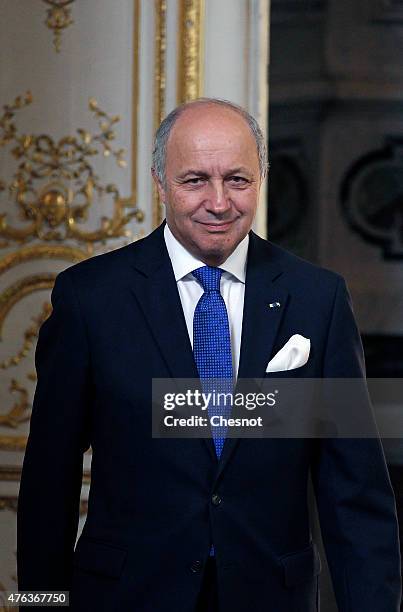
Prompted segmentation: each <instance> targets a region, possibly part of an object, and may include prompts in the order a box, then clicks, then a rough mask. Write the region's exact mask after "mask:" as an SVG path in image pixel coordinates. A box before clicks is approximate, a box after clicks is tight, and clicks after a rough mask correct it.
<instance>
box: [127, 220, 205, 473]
mask: <svg viewBox="0 0 403 612" xmlns="http://www.w3.org/2000/svg"><path fill="white" fill-rule="evenodd" d="M163 229H164V224H163V225H161V226H160V227H159V228H157V230H155V231H154V232H153V233H152V234H150V236H148V237H147V238H146V239H144V243H143V248H142V249H139V250H138V251H137V252H134V253H133V257H132V266H133V268H134V274H133V283H132V285H131V287H132V293H133V295H134V297H135V299H136V300H137V302H138V304H139V305H140V308H141V310H142V312H143V315H144V317H145V319H146V320H147V322H148V325H149V328H150V331H151V334H152V335H153V337H154V340H155V343H156V344H157V346H158V348H159V350H160V352H161V354H162V357H163V359H164V361H165V363H166V366H167V368H168V371H169V373H170V375H171V377H172V378H177V379H181V378H193V379H198V378H199V374H198V371H197V367H196V363H195V360H194V357H193V351H192V345H191V343H190V340H189V335H188V331H187V327H186V321H185V316H184V314H183V309H182V304H181V301H180V297H179V292H178V289H177V284H176V280H175V276H174V272H173V269H172V265H171V260H170V258H169V255H168V251H167V249H166V246H165V240H164V233H163ZM201 443H202V444H203V446H204V447H205V448H207V450H208V452H209V453H210V455H211V456H212V458H213V459H215V461H217V457H216V453H215V449H214V443H213V440H212V439H211V438H205V439H201Z"/></svg>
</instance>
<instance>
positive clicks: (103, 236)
mask: <svg viewBox="0 0 403 612" xmlns="http://www.w3.org/2000/svg"><path fill="white" fill-rule="evenodd" d="M31 102H32V96H31V94H30V93H27V94H26V96H25V97H21V96H19V97H18V98H16V99H15V101H14V103H13V104H11V105H6V106H4V113H3V116H2V117H1V118H0V146H5V145H8V144H10V143H12V144H13V145H14V147H13V149H12V151H11V153H12V155H13V156H14V158H15V159H16V160H17V161H18V162H19V165H18V168H17V170H16V172H15V174H14V180H13V181H12V182H11V184H10V185H9V186H8V189H9V193H10V196H11V197H12V198H13V199H14V200H15V202H16V204H17V205H18V206H19V208H20V214H21V217H22V219H23V220H24V221H27V222H29V225H28V226H27V227H25V228H22V229H21V228H16V227H11V226H10V225H9V224H8V223H7V220H6V215H5V214H1V215H0V236H1V237H3V238H5V239H6V240H13V241H17V242H20V243H23V242H26V241H27V240H29V239H31V238H39V239H40V240H45V241H62V240H66V239H68V238H73V239H75V240H77V241H80V242H87V243H93V242H105V241H106V240H107V239H109V238H117V237H121V236H127V235H129V234H128V231H127V230H126V229H125V226H126V225H127V224H128V223H129V221H130V220H131V219H132V218H136V219H137V220H139V221H141V220H142V218H143V214H142V212H141V211H140V210H138V208H137V207H136V206H135V205H134V206H133V205H130V206H131V208H132V210H130V211H129V212H127V213H125V208H126V207H127V206H128V205H127V203H126V202H123V201H122V200H121V198H120V195H119V191H118V188H117V187H116V185H114V184H112V183H108V184H106V185H104V184H102V183H101V181H100V179H99V177H98V176H97V174H96V173H95V170H94V166H93V164H92V158H93V157H94V156H96V155H99V154H100V153H102V154H103V155H104V156H105V157H110V156H112V157H114V158H115V160H116V162H117V164H118V165H119V166H121V167H126V161H125V159H124V149H117V150H116V149H114V148H113V147H112V145H111V142H112V141H113V140H114V139H115V137H116V134H115V132H114V130H113V126H114V124H116V123H117V122H118V121H119V119H120V118H119V117H118V116H110V115H108V114H107V113H105V112H104V111H103V110H101V109H100V108H99V106H98V103H97V102H96V100H94V99H93V98H91V99H90V101H89V109H90V110H91V111H92V113H93V114H94V116H95V117H96V119H97V121H98V128H99V131H98V132H96V133H94V134H91V133H90V132H88V131H86V130H84V129H82V128H79V129H77V130H76V133H77V135H76V136H64V137H63V138H61V139H60V140H59V141H58V142H56V141H54V140H53V138H52V137H51V136H49V135H46V134H41V135H39V136H37V135H34V134H23V135H21V136H20V135H19V134H18V130H17V127H16V125H15V122H14V116H15V113H16V112H17V111H18V110H20V109H22V108H24V107H25V106H28V105H29V104H31ZM6 187H7V186H6V184H5V182H4V181H0V190H5V189H6ZM95 194H97V195H98V196H102V195H104V194H109V195H111V196H112V197H113V201H114V214H113V217H112V218H108V217H102V219H101V227H100V228H99V229H97V230H94V231H85V230H81V229H80V228H79V224H80V223H82V222H83V221H86V220H87V218H88V209H89V207H90V206H91V205H92V204H93V202H94V195H95Z"/></svg>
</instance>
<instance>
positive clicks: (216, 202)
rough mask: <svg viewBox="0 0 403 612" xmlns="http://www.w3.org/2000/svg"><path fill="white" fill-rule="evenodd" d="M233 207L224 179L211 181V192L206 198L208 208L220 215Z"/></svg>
mask: <svg viewBox="0 0 403 612" xmlns="http://www.w3.org/2000/svg"><path fill="white" fill-rule="evenodd" d="M230 208H231V204H230V201H229V198H228V194H227V193H226V189H225V185H224V181H222V180H216V181H211V184H210V185H209V194H208V196H207V198H206V209H207V210H209V211H211V212H213V213H214V214H216V215H218V214H221V213H224V212H226V211H227V210H229V209H230Z"/></svg>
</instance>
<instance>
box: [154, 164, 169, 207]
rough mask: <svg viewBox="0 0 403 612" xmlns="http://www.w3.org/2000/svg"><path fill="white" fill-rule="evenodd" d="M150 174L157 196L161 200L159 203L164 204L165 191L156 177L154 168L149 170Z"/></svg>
mask: <svg viewBox="0 0 403 612" xmlns="http://www.w3.org/2000/svg"><path fill="white" fill-rule="evenodd" d="M151 174H152V177H153V181H154V183H155V186H156V188H157V190H158V195H159V197H160V200H161V202H162V203H163V204H165V202H166V191H165V188H164V186H163V185H162V183H161V181H160V180H159V178H158V176H157V175H156V173H155V170H154V168H151Z"/></svg>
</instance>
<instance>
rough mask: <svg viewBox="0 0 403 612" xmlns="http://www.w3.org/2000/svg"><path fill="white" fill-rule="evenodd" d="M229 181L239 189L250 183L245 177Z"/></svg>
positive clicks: (233, 178)
mask: <svg viewBox="0 0 403 612" xmlns="http://www.w3.org/2000/svg"><path fill="white" fill-rule="evenodd" d="M228 181H229V182H230V183H232V184H233V185H236V186H237V187H238V186H243V185H246V184H247V183H248V180H247V179H246V178H245V177H243V176H238V175H235V176H230V177H228Z"/></svg>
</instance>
